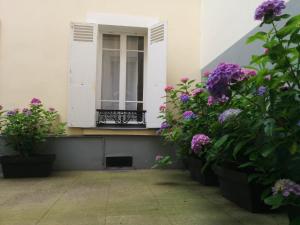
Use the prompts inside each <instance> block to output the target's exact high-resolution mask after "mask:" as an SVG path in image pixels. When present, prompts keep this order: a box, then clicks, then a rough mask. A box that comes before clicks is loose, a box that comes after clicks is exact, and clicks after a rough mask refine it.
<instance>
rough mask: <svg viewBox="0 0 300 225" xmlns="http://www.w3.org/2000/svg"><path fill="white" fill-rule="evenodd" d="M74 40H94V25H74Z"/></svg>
mask: <svg viewBox="0 0 300 225" xmlns="http://www.w3.org/2000/svg"><path fill="white" fill-rule="evenodd" d="M73 40H74V41H83V42H93V41H94V27H93V26H89V25H78V24H76V25H73Z"/></svg>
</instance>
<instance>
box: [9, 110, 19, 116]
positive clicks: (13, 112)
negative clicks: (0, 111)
mask: <svg viewBox="0 0 300 225" xmlns="http://www.w3.org/2000/svg"><path fill="white" fill-rule="evenodd" d="M18 112H19V109H14V110H11V111H8V112H7V113H6V115H7V116H14V115H16V114H17V113H18Z"/></svg>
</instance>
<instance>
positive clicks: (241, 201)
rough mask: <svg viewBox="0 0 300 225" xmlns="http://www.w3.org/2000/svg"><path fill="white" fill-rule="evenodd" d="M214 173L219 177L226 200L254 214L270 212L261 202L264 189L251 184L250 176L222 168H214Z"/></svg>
mask: <svg viewBox="0 0 300 225" xmlns="http://www.w3.org/2000/svg"><path fill="white" fill-rule="evenodd" d="M214 171H215V173H216V174H217V175H218V177H219V183H220V189H221V193H222V195H223V196H224V197H225V198H226V199H228V200H230V201H232V202H234V203H236V204H237V205H238V206H240V207H241V208H244V209H246V210H248V211H250V212H253V213H263V212H267V211H269V210H270V207H269V206H267V205H266V204H265V203H264V202H263V200H261V194H262V192H263V188H262V187H260V186H258V185H253V184H249V182H248V174H246V173H243V172H239V171H236V170H232V169H228V168H225V167H220V166H214Z"/></svg>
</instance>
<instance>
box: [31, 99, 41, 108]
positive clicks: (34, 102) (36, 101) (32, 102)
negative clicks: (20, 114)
mask: <svg viewBox="0 0 300 225" xmlns="http://www.w3.org/2000/svg"><path fill="white" fill-rule="evenodd" d="M30 104H31V105H34V106H39V105H41V104H42V102H41V100H39V99H37V98H33V99H32V100H31V102H30Z"/></svg>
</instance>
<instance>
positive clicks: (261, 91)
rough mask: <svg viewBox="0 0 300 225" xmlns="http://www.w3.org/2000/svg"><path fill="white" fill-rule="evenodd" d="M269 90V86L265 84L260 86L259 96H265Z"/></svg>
mask: <svg viewBox="0 0 300 225" xmlns="http://www.w3.org/2000/svg"><path fill="white" fill-rule="evenodd" d="M266 91H267V88H266V87H265V86H260V87H259V88H258V89H257V95H259V96H264V95H265V93H266Z"/></svg>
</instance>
